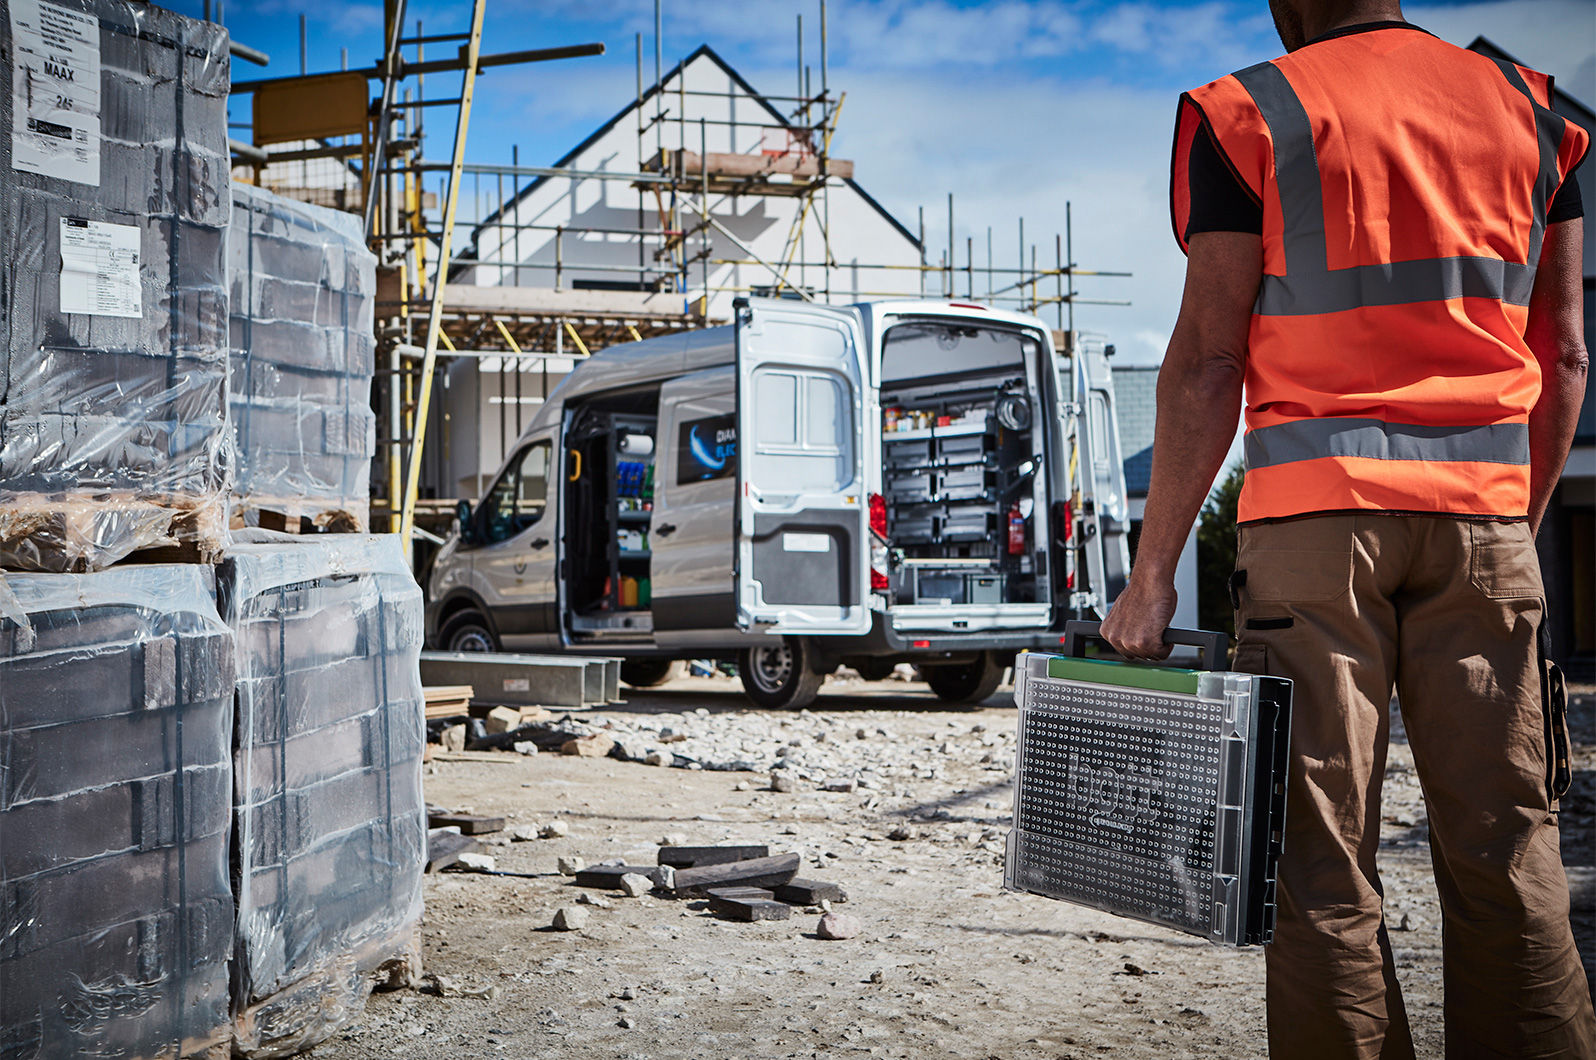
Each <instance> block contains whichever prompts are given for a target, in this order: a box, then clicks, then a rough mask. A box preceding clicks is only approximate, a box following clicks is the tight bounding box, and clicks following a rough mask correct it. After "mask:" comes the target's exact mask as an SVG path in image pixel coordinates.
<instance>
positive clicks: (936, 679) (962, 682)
mask: <svg viewBox="0 0 1596 1060" xmlns="http://www.w3.org/2000/svg"><path fill="white" fill-rule="evenodd" d="M920 672H921V673H923V674H924V675H925V681H926V684H928V685H930V686H931V691H933V692H935V693H936V694H937V698H938V699H943V700H947V701H948V702H949V703H979V702H981V701H982V700H983V699H985V698H986V697H987V696H990V695H991V694H992V693H993V692H996V691H997V686H998V683H999V682H1001V681H1002V680H1003V667H1002V666H1001V665H1000V664H999V663H998V661H997V659H996V658H995V657H994V656H993V654H992V653H991V652H989V651H984V652H982V653H981V654H980V656H979V657H978V658H976V660H975V661H974V662H968V663H958V664H956V665H952V666H922V667H920Z"/></svg>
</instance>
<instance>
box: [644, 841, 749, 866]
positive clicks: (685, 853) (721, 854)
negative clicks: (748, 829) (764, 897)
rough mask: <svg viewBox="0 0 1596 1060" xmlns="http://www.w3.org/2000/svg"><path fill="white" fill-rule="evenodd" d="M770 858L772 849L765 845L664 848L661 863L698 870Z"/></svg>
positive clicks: (660, 858) (660, 854)
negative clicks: (707, 866)
mask: <svg viewBox="0 0 1596 1060" xmlns="http://www.w3.org/2000/svg"><path fill="white" fill-rule="evenodd" d="M768 857H770V847H768V846H766V845H765V844H763V843H757V844H746V845H742V846H714V847H690V846H662V847H660V848H659V863H660V864H661V865H669V866H671V867H672V868H677V869H696V868H698V867H700V866H702V865H726V864H729V863H731V862H734V861H749V860H751V859H753V858H768Z"/></svg>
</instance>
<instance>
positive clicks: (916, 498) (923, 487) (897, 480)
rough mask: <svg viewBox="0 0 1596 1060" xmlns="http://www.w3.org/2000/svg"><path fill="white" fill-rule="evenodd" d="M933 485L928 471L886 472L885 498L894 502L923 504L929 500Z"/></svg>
mask: <svg viewBox="0 0 1596 1060" xmlns="http://www.w3.org/2000/svg"><path fill="white" fill-rule="evenodd" d="M934 486H935V483H934V482H933V481H932V478H931V472H930V471H899V472H890V471H889V472H888V473H887V499H888V500H889V501H892V502H893V503H894V504H924V503H926V502H927V501H929V500H931V498H932V495H933V494H932V490H933V488H934Z"/></svg>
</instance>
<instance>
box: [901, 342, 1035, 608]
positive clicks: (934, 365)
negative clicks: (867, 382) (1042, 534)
mask: <svg viewBox="0 0 1596 1060" xmlns="http://www.w3.org/2000/svg"><path fill="white" fill-rule="evenodd" d="M1039 352H1040V347H1039V346H1038V344H1037V343H1036V342H1035V340H1034V339H1031V338H1029V337H1027V336H1024V335H1022V334H1020V333H1018V332H1013V331H1006V330H1001V329H993V328H980V327H974V326H962V325H959V324H951V323H945V322H936V323H933V322H914V323H909V324H900V325H898V326H897V327H894V328H892V329H891V330H889V331H888V332H887V335H886V342H885V343H884V347H883V353H882V371H881V375H882V383H881V408H882V417H883V422H882V436H881V439H882V489H883V497H884V499H885V502H886V514H887V535H886V536H887V545H888V547H889V549H891V554H892V560H891V564H890V574H889V580H890V589H889V593H890V599H891V600H892V602H893V604H894V605H913V604H920V605H927V604H929V605H992V604H1009V603H1033V602H1035V601H1036V600H1037V581H1036V575H1037V571H1036V570H1034V565H1033V559H1032V553H1033V549H1034V548H1035V546H1034V545H1033V544H1031V541H1032V540H1034V538H1035V534H1034V530H1033V529H1032V523H1031V516H1032V515H1033V511H1034V508H1035V505H1034V496H1033V494H1034V477H1035V475H1037V474H1038V473H1039V470H1040V469H1039V463H1040V461H1039V460H1038V458H1037V440H1036V435H1035V432H1034V431H1033V429H1032V425H1033V424H1034V423H1035V421H1036V419H1037V416H1036V409H1035V408H1034V401H1033V398H1032V397H1031V396H1030V395H1031V394H1032V393H1034V389H1035V388H1034V386H1029V385H1028V384H1027V379H1026V374H1027V373H1026V362H1027V360H1029V361H1033V362H1034V361H1035V359H1036V357H1037V355H1038V354H1039ZM911 372H912V373H913V374H912V375H911V374H910V373H911Z"/></svg>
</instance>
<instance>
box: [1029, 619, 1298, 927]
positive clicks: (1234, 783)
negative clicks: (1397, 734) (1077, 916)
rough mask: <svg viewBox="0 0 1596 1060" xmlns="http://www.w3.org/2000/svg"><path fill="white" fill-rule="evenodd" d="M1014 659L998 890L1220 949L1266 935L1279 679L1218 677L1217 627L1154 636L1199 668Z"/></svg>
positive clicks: (1278, 822)
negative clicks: (1013, 748) (1191, 649)
mask: <svg viewBox="0 0 1596 1060" xmlns="http://www.w3.org/2000/svg"><path fill="white" fill-rule="evenodd" d="M1096 639H1100V638H1099V637H1098V624H1097V623H1089V622H1071V623H1068V624H1067V625H1066V627H1065V636H1064V647H1065V653H1064V654H1063V655H1047V654H1040V653H1029V654H1024V655H1021V656H1020V657H1019V658H1018V659H1017V660H1016V662H1015V700H1016V703H1017V705H1018V707H1019V738H1018V748H1017V751H1018V753H1017V757H1016V760H1015V781H1014V828H1013V830H1012V831H1011V832H1010V833H1009V838H1008V851H1007V858H1006V865H1005V870H1004V880H1003V882H1004V886H1005V887H1007V888H1008V889H1009V890H1013V891H1022V892H1029V893H1031V894H1038V895H1042V896H1044V897H1048V898H1059V899H1063V900H1064V901H1068V902H1074V903H1077V904H1079V905H1086V906H1091V907H1093V908H1096V909H1101V910H1104V911H1105V912H1109V913H1114V914H1116V915H1119V916H1127V917H1132V918H1134V919H1137V920H1144V921H1147V922H1149V923H1154V924H1161V925H1163V926H1165V927H1170V928H1174V929H1176V930H1178V931H1184V932H1187V933H1189V934H1193V935H1199V936H1202V937H1204V938H1207V939H1209V940H1210V941H1213V942H1217V943H1220V944H1223V945H1230V946H1252V945H1261V944H1264V943H1267V942H1268V941H1269V940H1270V938H1271V937H1272V935H1273V933H1274V923H1275V866H1276V863H1277V862H1278V860H1279V857H1280V848H1281V836H1282V834H1283V832H1284V827H1285V825H1284V821H1285V810H1286V769H1287V762H1288V752H1289V747H1290V714H1291V682H1290V681H1286V680H1282V679H1280V678H1273V677H1257V676H1253V675H1251V674H1241V673H1229V672H1225V671H1223V670H1219V669H1215V668H1214V667H1218V666H1223V665H1224V664H1225V657H1226V647H1227V640H1228V639H1227V638H1226V637H1225V635H1224V634H1223V633H1196V632H1192V631H1184V630H1170V631H1169V632H1168V633H1166V634H1165V638H1164V639H1165V643H1168V644H1185V645H1193V646H1199V647H1201V648H1203V653H1202V659H1203V662H1202V664H1201V665H1203V666H1205V667H1207V668H1205V669H1176V668H1174V667H1167V666H1146V665H1137V664H1131V663H1125V662H1109V661H1101V660H1098V659H1093V658H1086V657H1085V651H1086V648H1087V645H1088V643H1089V642H1091V641H1093V640H1096Z"/></svg>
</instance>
